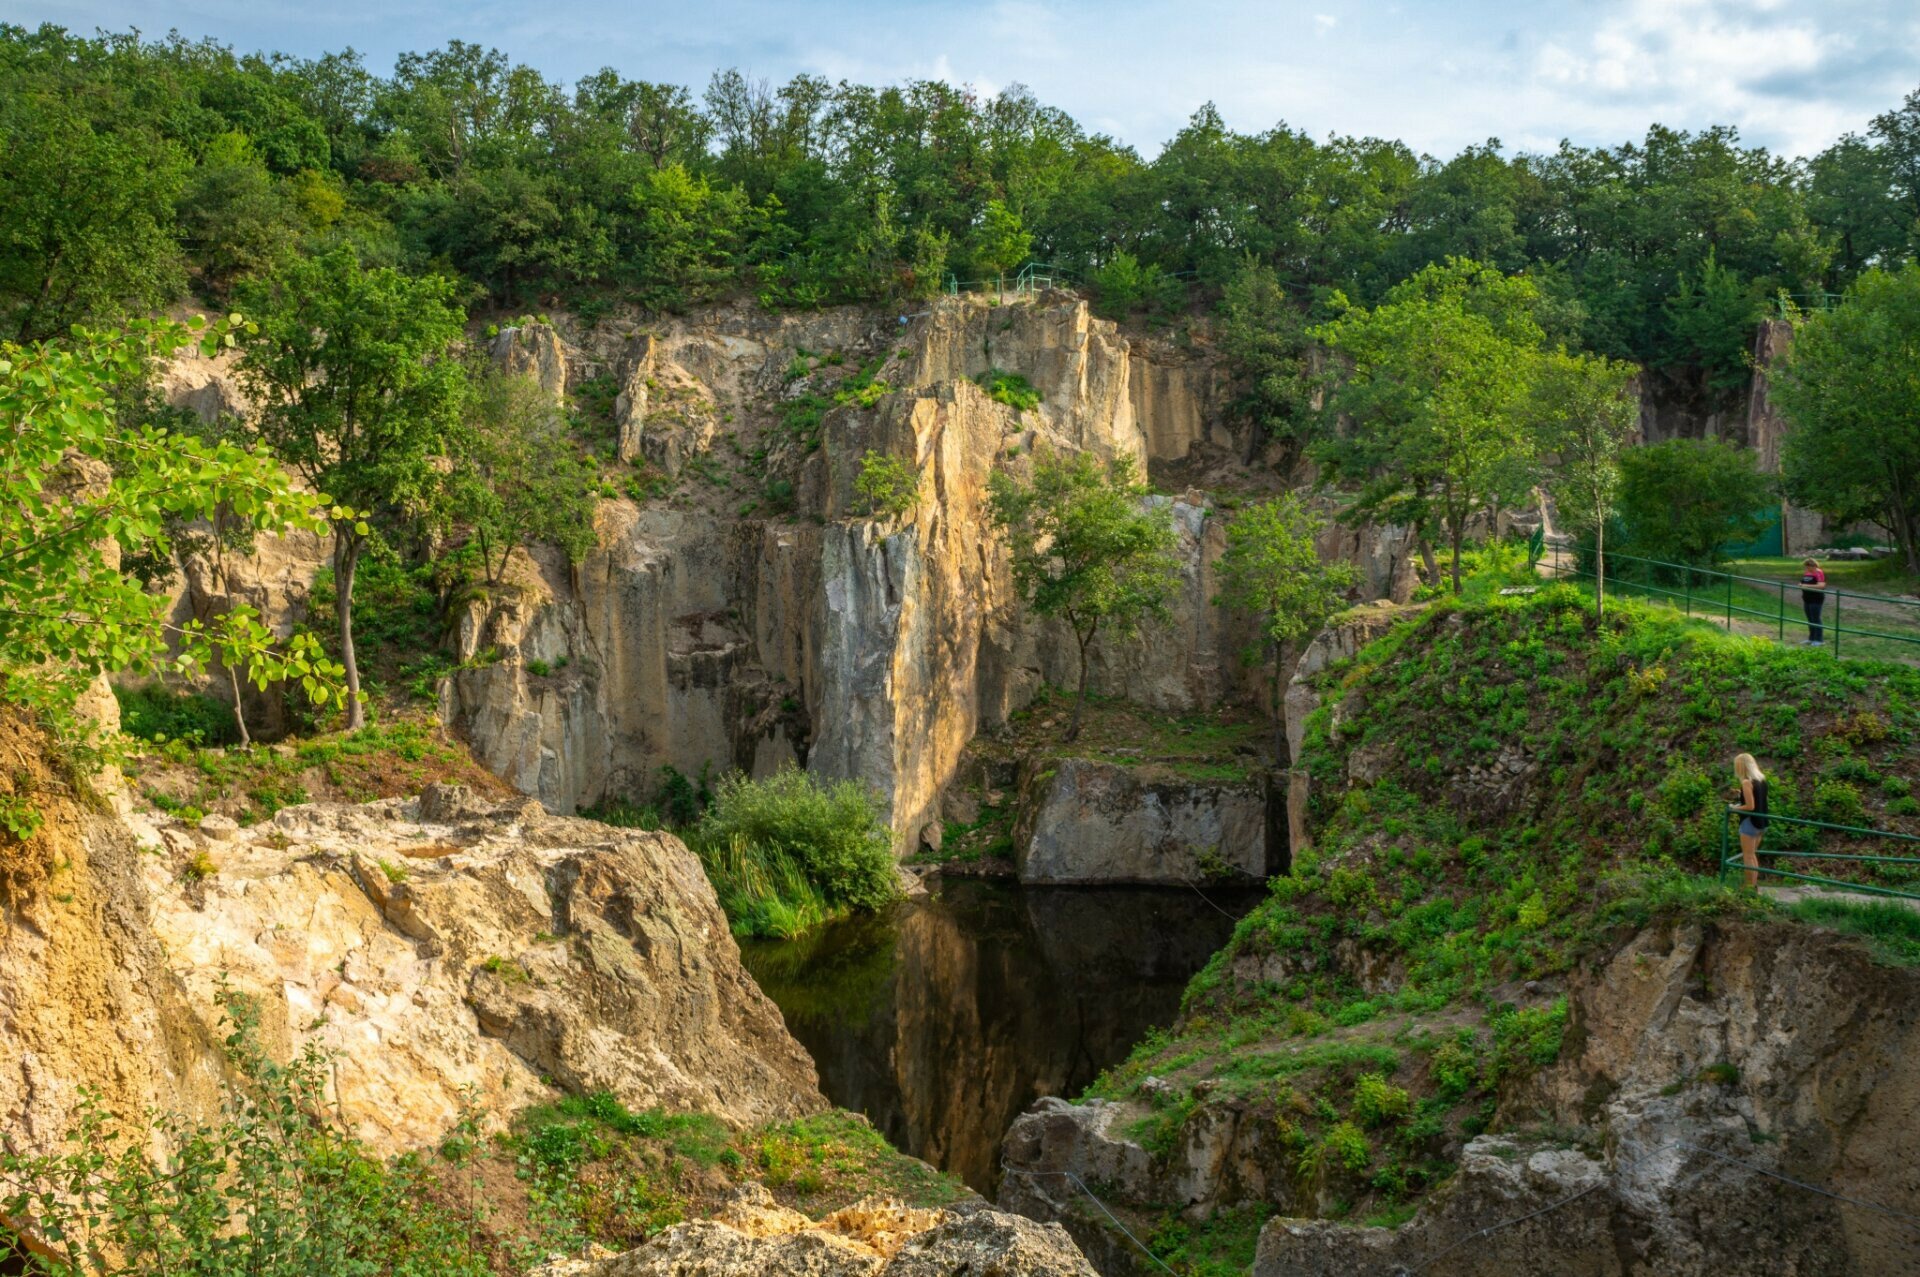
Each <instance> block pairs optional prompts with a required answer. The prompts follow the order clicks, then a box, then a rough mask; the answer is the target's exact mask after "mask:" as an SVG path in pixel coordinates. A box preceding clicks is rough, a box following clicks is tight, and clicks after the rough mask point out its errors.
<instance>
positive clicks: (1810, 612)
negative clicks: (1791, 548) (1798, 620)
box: [1800, 559, 1827, 647]
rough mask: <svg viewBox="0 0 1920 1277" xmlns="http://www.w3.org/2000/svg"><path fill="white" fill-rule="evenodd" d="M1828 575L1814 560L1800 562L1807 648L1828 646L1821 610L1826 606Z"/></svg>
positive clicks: (1801, 597)
mask: <svg viewBox="0 0 1920 1277" xmlns="http://www.w3.org/2000/svg"><path fill="white" fill-rule="evenodd" d="M1826 584H1827V574H1826V573H1825V572H1822V571H1821V570H1820V564H1819V563H1818V562H1816V561H1815V560H1813V559H1802V560H1801V561H1800V609H1801V610H1802V611H1804V612H1805V613H1806V614H1807V646H1808V647H1824V646H1826V631H1825V630H1823V629H1821V628H1820V609H1821V608H1823V607H1825V606H1826V602H1827V591H1826V589H1825V586H1826Z"/></svg>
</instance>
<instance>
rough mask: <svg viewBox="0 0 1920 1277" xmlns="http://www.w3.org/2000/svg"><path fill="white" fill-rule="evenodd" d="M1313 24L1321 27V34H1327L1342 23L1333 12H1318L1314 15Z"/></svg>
mask: <svg viewBox="0 0 1920 1277" xmlns="http://www.w3.org/2000/svg"><path fill="white" fill-rule="evenodd" d="M1313 25H1314V26H1315V27H1317V28H1318V29H1319V31H1320V34H1321V35H1325V34H1326V33H1327V32H1329V31H1331V30H1333V29H1334V28H1335V27H1337V26H1339V25H1340V19H1339V18H1337V17H1335V16H1334V15H1333V14H1331V13H1316V14H1314V15H1313Z"/></svg>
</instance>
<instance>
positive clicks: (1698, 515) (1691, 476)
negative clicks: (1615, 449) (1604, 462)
mask: <svg viewBox="0 0 1920 1277" xmlns="http://www.w3.org/2000/svg"><path fill="white" fill-rule="evenodd" d="M1777 497H1778V490H1777V488H1776V486H1775V483H1774V480H1773V479H1772V477H1771V476H1768V475H1764V474H1762V473H1760V468H1759V464H1758V463H1757V461H1756V460H1755V458H1754V454H1753V453H1752V452H1750V451H1748V450H1747V449H1745V448H1740V447H1736V446H1735V445H1733V444H1730V443H1723V442H1721V441H1719V440H1712V439H1669V440H1667V441H1666V442H1665V443H1656V444H1649V445H1647V446H1646V447H1642V448H1629V449H1627V450H1626V451H1625V452H1623V453H1622V454H1621V456H1620V518H1621V520H1622V522H1624V523H1625V524H1626V531H1627V536H1628V539H1629V540H1630V541H1631V543H1632V546H1633V550H1634V552H1635V553H1636V554H1642V555H1645V556H1646V557H1648V558H1652V559H1664V560H1667V561H1670V562H1676V563H1685V564H1689V565H1695V566H1701V565H1706V564H1711V563H1713V562H1714V561H1715V560H1717V559H1718V558H1719V557H1720V548H1721V547H1722V546H1724V545H1727V544H1729V543H1732V542H1738V541H1746V540H1751V539H1752V538H1753V537H1755V536H1758V535H1759V534H1760V530H1761V529H1762V528H1764V527H1765V526H1766V522H1767V507H1768V506H1769V505H1771V504H1773V502H1774V501H1775V500H1776V499H1777Z"/></svg>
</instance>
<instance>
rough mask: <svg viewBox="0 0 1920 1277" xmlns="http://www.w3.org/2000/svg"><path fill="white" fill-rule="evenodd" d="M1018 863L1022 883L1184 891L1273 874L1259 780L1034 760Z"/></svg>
mask: <svg viewBox="0 0 1920 1277" xmlns="http://www.w3.org/2000/svg"><path fill="white" fill-rule="evenodd" d="M1024 771H1025V775H1023V776H1022V778H1021V785H1020V807H1021V815H1020V818H1019V820H1018V822H1017V823H1016V824H1015V826H1014V833H1013V845H1014V863H1015V865H1016V866H1017V867H1018V869H1019V871H1020V881H1022V882H1024V883H1046V884H1074V883H1097V882H1133V883H1145V884H1154V885H1163V886H1182V885H1190V884H1197V883H1200V882H1205V881H1211V880H1212V879H1214V878H1216V877H1218V876H1221V875H1225V874H1232V875H1237V876H1240V877H1244V878H1248V879H1252V880H1254V881H1256V882H1257V881H1261V880H1263V879H1265V877H1266V875H1267V799H1266V794H1265V792H1264V787H1263V785H1262V784H1261V783H1260V782H1258V781H1253V780H1248V781H1241V782H1224V781H1222V782H1203V781H1196V780H1188V779H1185V778H1182V777H1179V776H1176V775H1171V774H1161V773H1160V772H1159V771H1158V770H1157V769H1155V768H1153V767H1152V766H1151V765H1147V766H1144V767H1139V768H1133V767H1122V766H1120V765H1118V764H1114V763H1103V762H1098V761H1095V760H1092V759H1086V758H1062V759H1058V760H1053V759H1045V760H1042V761H1041V762H1040V763H1035V762H1031V761H1030V762H1029V763H1028V764H1027V766H1026V767H1025V769H1024Z"/></svg>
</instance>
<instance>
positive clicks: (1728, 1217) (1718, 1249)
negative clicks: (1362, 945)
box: [1255, 923, 1920, 1277]
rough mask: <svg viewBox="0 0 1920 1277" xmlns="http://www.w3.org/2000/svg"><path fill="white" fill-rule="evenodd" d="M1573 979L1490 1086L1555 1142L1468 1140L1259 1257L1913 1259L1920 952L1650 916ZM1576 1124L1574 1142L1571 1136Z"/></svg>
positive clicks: (1634, 1265) (1872, 1265)
mask: <svg viewBox="0 0 1920 1277" xmlns="http://www.w3.org/2000/svg"><path fill="white" fill-rule="evenodd" d="M1570 1001H1571V1007H1572V1015H1571V1017H1570V1021H1569V1026H1568V1042H1569V1044H1570V1045H1569V1048H1568V1050H1566V1051H1565V1052H1564V1053H1563V1055H1562V1059H1561V1061H1560V1063H1559V1064H1557V1065H1555V1066H1554V1067H1553V1068H1552V1069H1549V1070H1548V1071H1546V1072H1545V1073H1543V1074H1540V1075H1539V1076H1537V1077H1536V1078H1535V1079H1534V1080H1533V1081H1532V1082H1531V1083H1530V1084H1528V1085H1527V1086H1526V1087H1525V1088H1523V1089H1522V1090H1521V1091H1519V1092H1516V1093H1515V1094H1512V1095H1510V1096H1508V1097H1506V1098H1505V1099H1504V1100H1503V1104H1502V1111H1503V1113H1512V1114H1513V1115H1515V1117H1516V1118H1517V1117H1519V1116H1520V1115H1523V1114H1524V1115H1527V1116H1528V1117H1529V1118H1532V1119H1533V1120H1537V1121H1541V1122H1544V1123H1547V1124H1549V1126H1550V1128H1552V1129H1555V1130H1557V1131H1559V1132H1561V1133H1562V1134H1561V1137H1560V1146H1559V1147H1552V1146H1543V1145H1539V1144H1538V1142H1537V1141H1536V1146H1535V1147H1533V1148H1530V1149H1529V1148H1525V1147H1523V1143H1524V1142H1523V1143H1516V1142H1515V1141H1513V1140H1510V1139H1496V1138H1494V1137H1486V1138H1483V1139H1481V1140H1478V1141H1476V1142H1475V1143H1474V1145H1472V1146H1470V1147H1469V1150H1468V1156H1467V1157H1466V1158H1464V1159H1463V1161H1462V1163H1461V1173H1460V1174H1459V1176H1457V1177H1456V1179H1455V1180H1454V1181H1453V1183H1451V1184H1450V1185H1449V1186H1448V1188H1447V1189H1446V1190H1445V1191H1444V1192H1443V1193H1441V1194H1440V1195H1439V1196H1437V1197H1436V1198H1435V1199H1434V1200H1433V1201H1431V1202H1430V1203H1428V1204H1427V1205H1426V1206H1425V1207H1424V1208H1423V1209H1422V1211H1421V1213H1420V1215H1419V1216H1418V1217H1417V1218H1416V1219H1415V1220H1414V1221H1413V1222H1412V1223H1410V1224H1408V1225H1407V1226H1406V1227H1404V1228H1402V1229H1401V1230H1399V1232H1397V1233H1389V1232H1385V1231H1384V1230H1378V1229H1355V1228H1351V1227H1347V1226H1343V1225H1333V1224H1326V1223H1319V1224H1301V1223H1298V1222H1295V1221H1286V1220H1277V1221H1275V1222H1273V1223H1271V1224H1269V1225H1268V1226H1267V1229H1266V1232H1265V1233H1264V1234H1263V1236H1262V1238H1261V1245H1260V1258H1259V1262H1258V1263H1257V1264H1256V1266H1255V1274H1256V1277H1283V1275H1284V1277H1294V1275H1296V1274H1318V1273H1327V1274H1333V1273H1345V1272H1352V1271H1354V1270H1355V1267H1356V1266H1362V1265H1375V1264H1384V1265H1387V1266H1388V1267H1391V1266H1392V1265H1394V1264H1403V1265H1406V1264H1411V1263H1412V1262H1413V1261H1414V1260H1417V1259H1419V1260H1434V1261H1435V1262H1431V1263H1428V1264H1425V1265H1423V1266H1422V1267H1421V1268H1420V1271H1421V1272H1432V1273H1436V1274H1445V1275H1453V1277H1469V1275H1472V1277H1479V1275H1481V1274H1485V1275H1487V1277H1491V1275H1492V1274H1496V1273H1507V1272H1511V1271H1514V1268H1513V1265H1515V1264H1518V1263H1522V1262H1523V1261H1524V1265H1525V1266H1531V1267H1532V1268H1534V1269H1536V1270H1542V1271H1546V1270H1550V1271H1554V1272H1567V1273H1579V1274H1593V1275H1594V1277H1615V1275H1619V1277H1653V1275H1654V1274H1660V1275H1661V1277H1669V1275H1671V1277H1695V1275H1699V1277H1705V1275H1706V1274H1724V1273H1732V1274H1753V1275H1754V1277H1760V1275H1761V1274H1773V1273H1782V1272H1792V1273H1808V1274H1813V1273H1854V1274H1860V1275H1861V1277H1896V1275H1898V1274H1905V1273H1910V1272H1912V1271H1913V1258H1914V1254H1915V1251H1914V1248H1913V1246H1914V1233H1913V1225H1912V1224H1911V1223H1910V1222H1905V1221H1903V1219H1902V1215H1904V1216H1905V1220H1911V1219H1912V1218H1914V1217H1920V1165H1916V1163H1915V1162H1914V1159H1913V1158H1912V1157H1911V1156H1910V1155H1909V1142H1910V1137H1911V1132H1912V1131H1913V1129H1914V1127H1915V1123H1916V1122H1920V1062H1917V1061H1920V1054H1916V1052H1920V972H1915V971H1912V970H1909V969H1900V968H1887V967H1883V966H1877V965H1875V964H1874V963H1873V962H1872V961H1871V960H1869V958H1868V956H1867V954H1866V952H1865V950H1864V949H1863V948H1862V947H1861V946H1860V945H1859V944H1858V943H1857V942H1853V941H1848V940H1843V939H1841V938H1839V937H1836V936H1834V935H1831V934H1828V933H1822V932H1818V931H1812V930H1808V929H1805V928H1798V927H1792V926H1788V925H1784V924H1773V925H1764V926H1761V925H1733V926H1721V925H1702V924H1687V923H1659V924H1655V925H1653V926H1650V927H1647V928H1645V929H1644V930H1642V931H1640V932H1638V933H1637V934H1634V935H1632V936H1631V937H1629V938H1628V939H1626V940H1625V941H1624V942H1623V943H1622V944H1621V945H1620V946H1619V947H1618V948H1617V949H1616V950H1615V951H1614V952H1613V953H1612V954H1611V956H1609V957H1608V958H1606V959H1605V960H1604V961H1602V962H1600V963H1598V964H1596V965H1593V966H1591V967H1589V968H1587V969H1586V970H1584V971H1583V972H1580V973H1578V974H1576V975H1575V977H1574V979H1573V984H1572V989H1571V990H1570ZM1580 1133H1584V1139H1585V1141H1586V1144H1585V1147H1580V1146H1578V1145H1575V1144H1572V1143H1570V1142H1569V1141H1568V1140H1567V1135H1569V1134H1574V1135H1578V1134H1580ZM1783 1177H1784V1178H1783ZM1802 1185H1813V1186H1815V1187H1814V1189H1809V1188H1806V1187H1802ZM1844 1199H1853V1201H1855V1202H1868V1203H1873V1204H1874V1206H1877V1207H1880V1208H1885V1209H1875V1208H1874V1207H1870V1206H1861V1205H1854V1204H1849V1202H1848V1201H1846V1200H1844ZM1546 1208H1553V1209H1552V1210H1551V1212H1550V1213H1547V1214H1543V1215H1540V1216H1539V1217H1537V1218H1534V1219H1523V1218H1522V1217H1524V1216H1527V1215H1528V1214H1529V1213H1531V1212H1533V1211H1536V1210H1545V1209H1546ZM1889 1212H1893V1213H1891V1214H1890V1213H1889ZM1509 1220H1512V1221H1517V1222H1516V1223H1515V1226H1514V1227H1512V1228H1511V1229H1501V1230H1500V1231H1497V1232H1493V1233H1491V1234H1488V1235H1486V1236H1484V1237H1480V1238H1477V1239H1475V1240H1473V1241H1472V1242H1471V1243H1470V1244H1468V1245H1462V1246H1456V1245H1454V1243H1456V1242H1458V1241H1460V1240H1461V1239H1463V1238H1466V1237H1468V1236H1469V1235H1471V1234H1473V1233H1475V1232H1477V1231H1478V1230H1482V1229H1486V1228H1488V1227H1489V1226H1490V1225H1494V1224H1500V1223H1504V1222H1506V1221H1509ZM1443 1250H1445V1251H1446V1253H1445V1254H1444V1256H1442V1255H1441V1254H1440V1252H1441V1251H1443Z"/></svg>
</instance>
